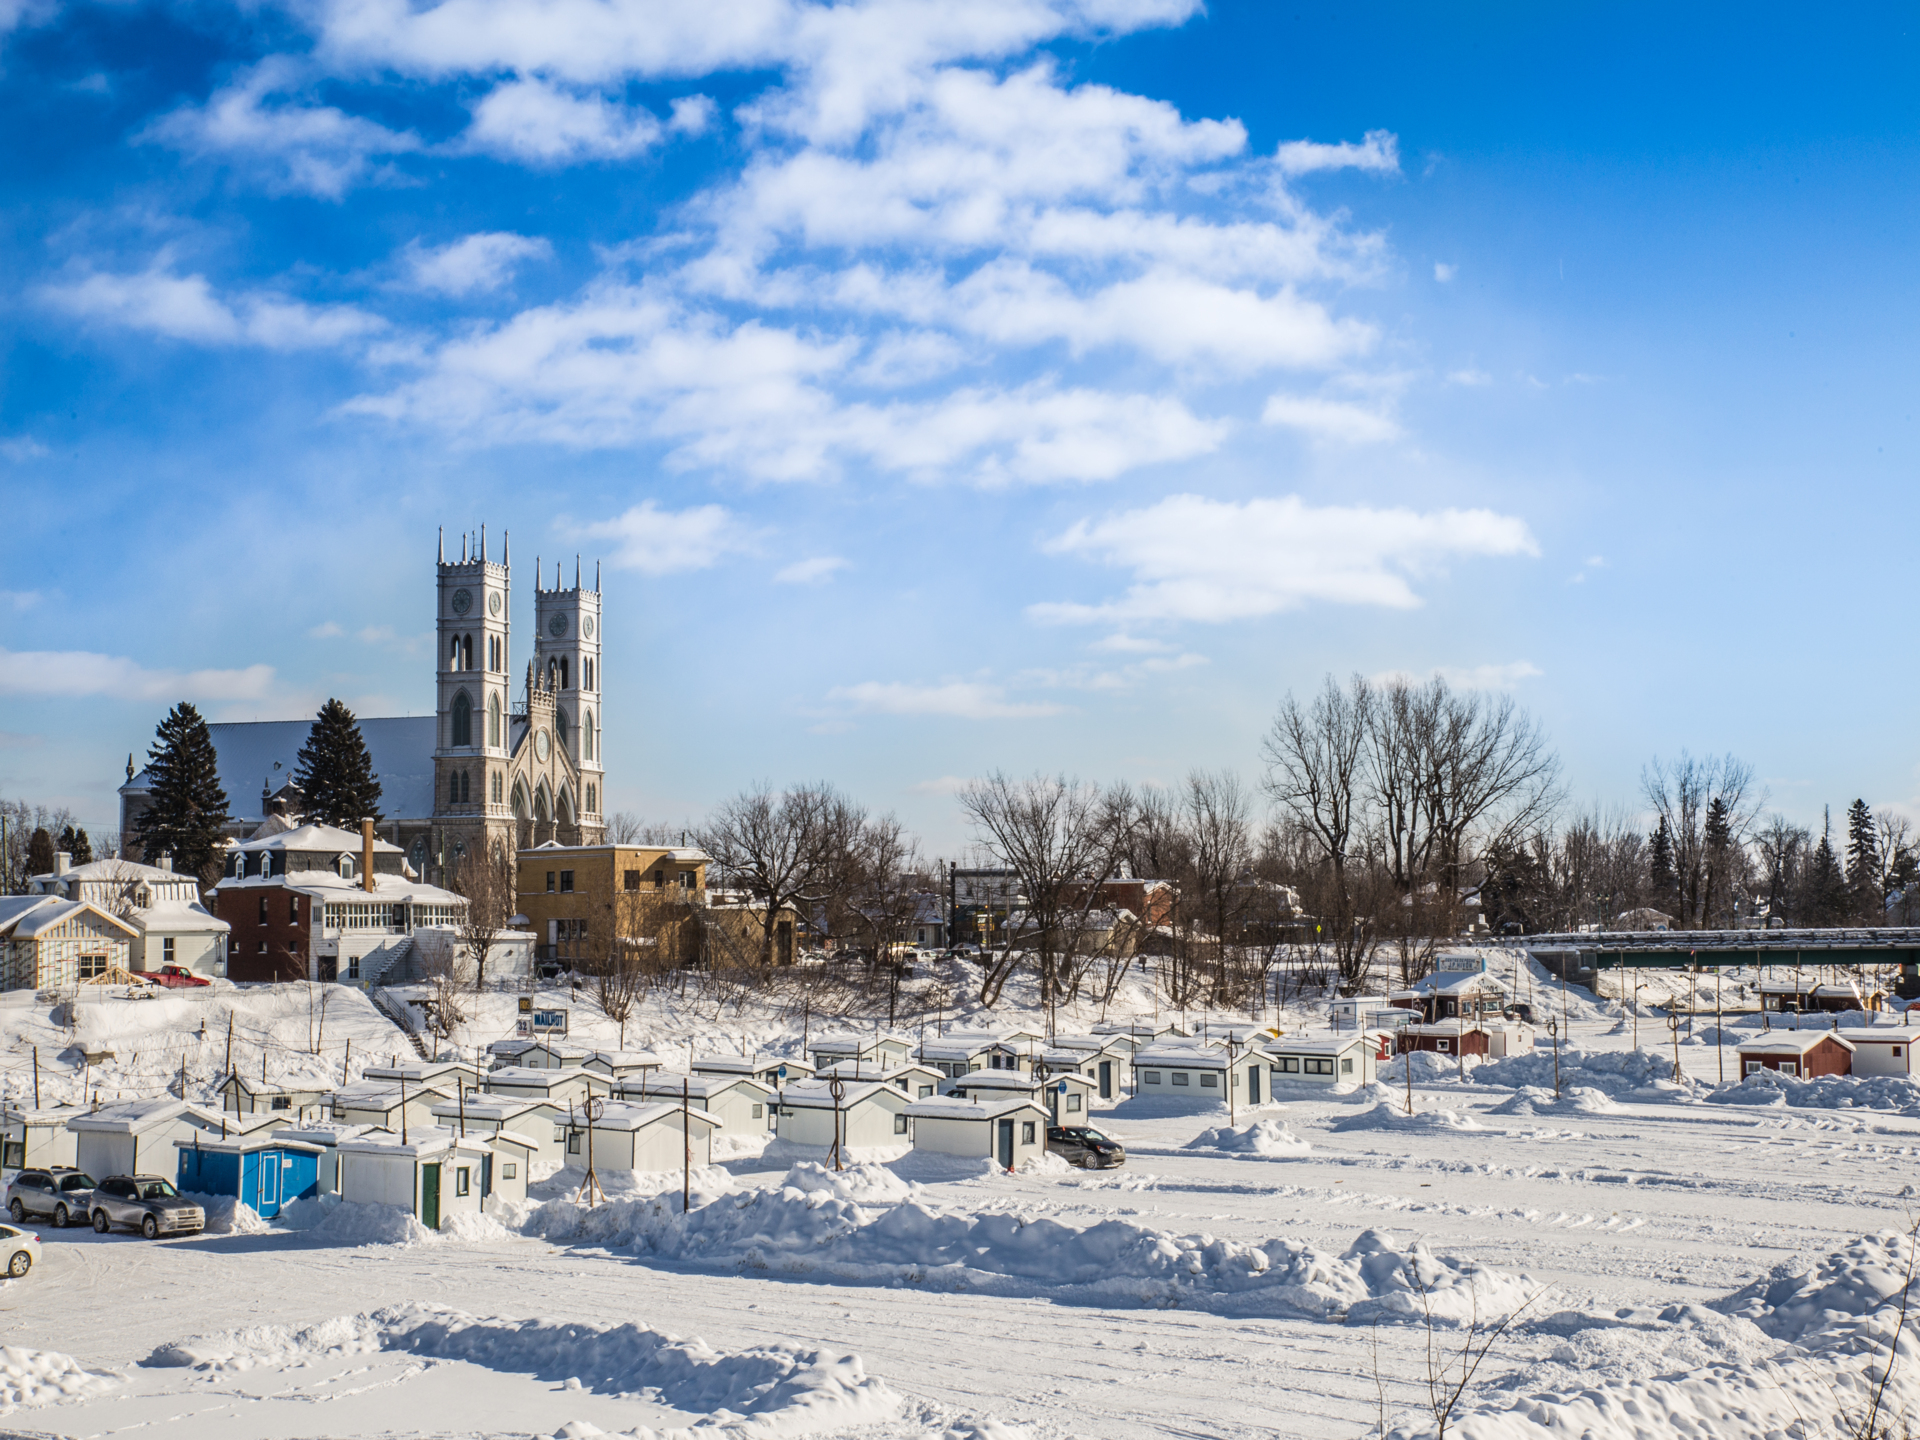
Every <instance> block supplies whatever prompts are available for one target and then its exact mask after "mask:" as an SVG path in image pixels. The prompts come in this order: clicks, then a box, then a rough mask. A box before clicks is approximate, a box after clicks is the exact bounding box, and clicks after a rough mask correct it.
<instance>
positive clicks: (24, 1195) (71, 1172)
mask: <svg viewBox="0 0 1920 1440" xmlns="http://www.w3.org/2000/svg"><path fill="white" fill-rule="evenodd" d="M92 1208H93V1177H92V1176H91V1175H89V1174H87V1173H86V1171H84V1170H75V1169H74V1168H73V1167H72V1166H71V1165H51V1166H48V1167H47V1168H46V1169H44V1170H22V1171H21V1172H20V1173H19V1174H18V1175H16V1176H14V1177H13V1183H12V1184H11V1185H9V1186H8V1187H7V1213H8V1214H9V1215H11V1216H12V1217H13V1223H14V1224H16V1225H24V1224H26V1223H27V1220H28V1218H29V1217H31V1216H38V1217H41V1218H44V1219H49V1220H51V1221H53V1224H54V1228H55V1229H59V1228H61V1227H62V1226H66V1225H72V1224H74V1223H76V1222H78V1221H82V1220H85V1219H86V1218H87V1214H88V1212H89V1211H90V1210H92Z"/></svg>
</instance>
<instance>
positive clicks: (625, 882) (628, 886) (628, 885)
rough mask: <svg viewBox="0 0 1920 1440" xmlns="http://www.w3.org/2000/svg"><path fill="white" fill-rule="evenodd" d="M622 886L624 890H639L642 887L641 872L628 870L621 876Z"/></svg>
mask: <svg viewBox="0 0 1920 1440" xmlns="http://www.w3.org/2000/svg"><path fill="white" fill-rule="evenodd" d="M620 886H621V888H622V889H624V890H638V889H639V888H640V872H639V871H638V870H629V871H627V872H626V873H625V874H624V875H622V876H621V877H620Z"/></svg>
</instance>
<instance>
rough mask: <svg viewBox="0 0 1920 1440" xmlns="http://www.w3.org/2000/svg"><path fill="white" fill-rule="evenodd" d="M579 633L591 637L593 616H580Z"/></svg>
mask: <svg viewBox="0 0 1920 1440" xmlns="http://www.w3.org/2000/svg"><path fill="white" fill-rule="evenodd" d="M580 633H581V634H582V635H584V636H586V637H587V639H589V640H591V639H592V638H593V616H591V615H582V616H581V617H580Z"/></svg>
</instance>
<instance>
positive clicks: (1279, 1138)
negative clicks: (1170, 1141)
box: [1183, 1120, 1313, 1155]
mask: <svg viewBox="0 0 1920 1440" xmlns="http://www.w3.org/2000/svg"><path fill="white" fill-rule="evenodd" d="M1183 1148H1185V1149H1188V1150H1213V1151H1217V1152H1219V1153H1221V1154H1223V1155H1305V1154H1306V1153H1307V1152H1308V1151H1309V1150H1311V1149H1312V1148H1313V1147H1312V1146H1311V1145H1309V1144H1307V1142H1306V1141H1304V1140H1302V1139H1301V1138H1300V1137H1299V1136H1297V1135H1295V1134H1294V1133H1293V1132H1292V1131H1291V1130H1289V1129H1288V1128H1287V1125H1286V1122H1285V1121H1284V1120H1256V1121H1255V1122H1254V1123H1253V1124H1251V1125H1242V1126H1240V1127H1239V1128H1237V1129H1235V1128H1233V1127H1230V1126H1226V1125H1216V1126H1214V1127H1213V1128H1212V1129H1210V1130H1202V1131H1201V1132H1200V1133H1199V1134H1198V1135H1196V1136H1194V1137H1193V1139H1191V1140H1189V1141H1188V1142H1187V1143H1186V1145H1185V1147H1183Z"/></svg>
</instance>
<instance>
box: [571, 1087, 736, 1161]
mask: <svg viewBox="0 0 1920 1440" xmlns="http://www.w3.org/2000/svg"><path fill="white" fill-rule="evenodd" d="M719 1128H720V1125H719V1122H718V1121H716V1120H715V1119H714V1118H713V1117H712V1116H711V1115H708V1114H706V1113H705V1112H703V1111H701V1110H699V1109H697V1108H693V1107H689V1108H688V1109H687V1111H686V1124H685V1127H684V1129H683V1128H682V1125H681V1108H680V1106H679V1104H678V1103H675V1104H672V1105H669V1104H667V1103H666V1102H665V1101H642V1102H635V1101H629V1100H609V1101H607V1102H606V1104H605V1106H604V1108H603V1109H602V1110H601V1113H600V1115H599V1117H598V1118H597V1119H595V1120H594V1121H593V1123H592V1125H591V1126H579V1127H576V1128H575V1129H574V1130H573V1131H572V1132H571V1133H569V1135H568V1137H567V1163H568V1164H570V1165H578V1166H584V1165H585V1164H586V1163H587V1142H588V1135H587V1131H588V1130H589V1129H591V1131H592V1137H591V1138H592V1145H593V1168H594V1170H595V1171H596V1172H598V1171H602V1170H640V1171H648V1172H656V1173H657V1172H659V1171H662V1170H680V1169H684V1168H685V1167H686V1164H687V1159H688V1154H689V1147H691V1155H692V1160H693V1164H694V1165H695V1166H696V1167H698V1166H701V1165H711V1164H712V1163H713V1134H714V1131H716V1130H718V1129H719Z"/></svg>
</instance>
